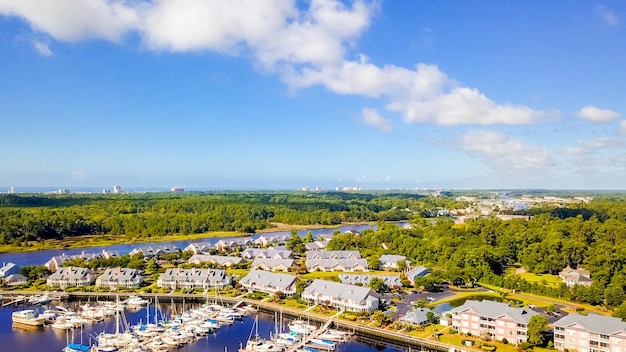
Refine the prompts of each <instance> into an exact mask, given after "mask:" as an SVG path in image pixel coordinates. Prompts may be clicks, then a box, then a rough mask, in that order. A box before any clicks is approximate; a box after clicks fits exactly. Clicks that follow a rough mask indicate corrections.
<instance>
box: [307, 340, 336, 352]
mask: <svg viewBox="0 0 626 352" xmlns="http://www.w3.org/2000/svg"><path fill="white" fill-rule="evenodd" d="M309 343H312V344H313V345H315V346H319V347H320V348H321V349H326V350H334V349H335V343H334V342H332V341H328V340H322V339H311V340H309Z"/></svg>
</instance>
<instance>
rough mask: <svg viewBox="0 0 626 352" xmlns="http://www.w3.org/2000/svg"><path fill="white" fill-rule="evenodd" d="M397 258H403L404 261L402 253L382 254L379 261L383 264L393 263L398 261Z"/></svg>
mask: <svg viewBox="0 0 626 352" xmlns="http://www.w3.org/2000/svg"><path fill="white" fill-rule="evenodd" d="M399 260H404V261H406V257H405V256H403V255H396V254H383V255H381V256H380V262H381V263H382V264H383V265H385V264H387V265H394V264H396V263H398V261H399Z"/></svg>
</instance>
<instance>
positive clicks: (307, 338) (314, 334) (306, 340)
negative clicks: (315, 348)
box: [285, 318, 333, 352]
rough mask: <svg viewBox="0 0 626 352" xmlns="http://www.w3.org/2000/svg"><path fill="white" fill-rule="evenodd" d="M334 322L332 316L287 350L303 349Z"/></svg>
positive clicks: (292, 351) (289, 351) (291, 351)
mask: <svg viewBox="0 0 626 352" xmlns="http://www.w3.org/2000/svg"><path fill="white" fill-rule="evenodd" d="M332 323H333V319H332V318H331V319H329V320H328V321H327V322H326V324H324V325H323V326H322V327H320V328H319V329H317V330H315V331H313V332H312V333H311V334H308V335H306V336H305V337H304V338H303V339H302V340H300V341H298V343H296V344H294V345H293V346H291V347H289V348H288V349H287V350H286V351H285V352H295V351H297V350H299V349H301V348H302V347H304V346H306V345H307V344H308V343H309V342H310V341H311V339H314V338H316V337H318V336H319V335H320V334H321V333H323V332H324V331H326V330H328V328H329V327H330V325H331V324H332Z"/></svg>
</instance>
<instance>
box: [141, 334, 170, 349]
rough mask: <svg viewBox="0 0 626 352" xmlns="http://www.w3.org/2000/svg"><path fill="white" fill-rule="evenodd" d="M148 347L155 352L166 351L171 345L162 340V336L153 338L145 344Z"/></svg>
mask: <svg viewBox="0 0 626 352" xmlns="http://www.w3.org/2000/svg"><path fill="white" fill-rule="evenodd" d="M145 346H146V348H147V349H149V350H151V351H153V352H164V351H167V350H168V349H169V347H168V346H167V345H166V344H165V343H163V341H161V338H160V337H158V336H157V337H155V338H153V339H152V340H151V341H150V342H148V343H147V344H145Z"/></svg>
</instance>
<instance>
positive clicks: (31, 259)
mask: <svg viewBox="0 0 626 352" xmlns="http://www.w3.org/2000/svg"><path fill="white" fill-rule="evenodd" d="M403 224H404V223H402V222H400V223H398V226H402V225H403ZM376 228H377V226H376V225H350V226H341V227H339V228H330V229H324V228H321V229H311V230H299V231H298V235H300V236H305V235H306V234H307V233H308V232H309V231H311V233H312V234H313V236H318V235H322V234H332V233H333V232H335V231H337V230H339V231H340V232H342V233H343V232H346V231H348V230H352V231H359V232H362V231H363V230H365V229H373V230H376ZM290 233H291V231H276V232H268V233H263V234H256V235H253V236H252V238H256V237H258V236H261V235H266V234H290ZM220 239H226V238H215V237H212V238H203V239H195V240H183V241H172V242H150V243H135V244H117V245H112V246H98V247H88V248H71V249H50V250H44V251H37V252H20V253H0V266H1V265H2V263H8V262H11V263H14V264H16V265H17V266H24V265H43V264H45V262H47V261H48V260H50V258H52V257H54V256H58V255H61V254H63V253H65V254H67V255H74V254H80V253H82V252H88V253H102V250H103V249H105V248H106V249H107V250H109V251H115V252H118V253H120V254H121V255H124V254H126V253H130V252H131V251H132V250H133V249H134V248H136V247H139V246H149V245H152V246H159V245H169V246H176V247H178V248H180V249H184V248H185V247H187V246H188V245H189V244H191V243H196V242H213V241H217V240H220Z"/></svg>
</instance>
